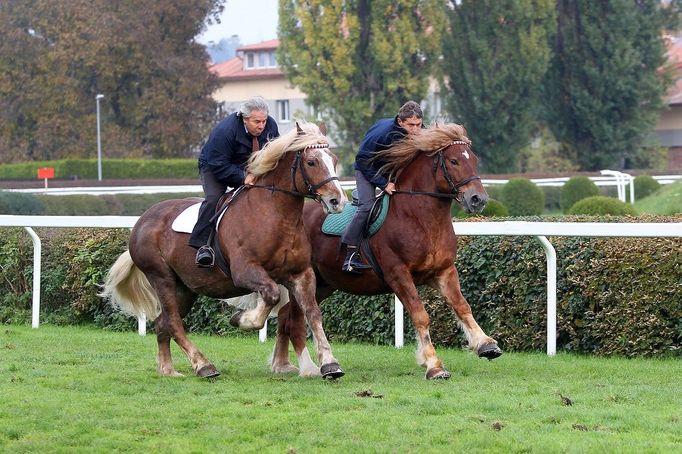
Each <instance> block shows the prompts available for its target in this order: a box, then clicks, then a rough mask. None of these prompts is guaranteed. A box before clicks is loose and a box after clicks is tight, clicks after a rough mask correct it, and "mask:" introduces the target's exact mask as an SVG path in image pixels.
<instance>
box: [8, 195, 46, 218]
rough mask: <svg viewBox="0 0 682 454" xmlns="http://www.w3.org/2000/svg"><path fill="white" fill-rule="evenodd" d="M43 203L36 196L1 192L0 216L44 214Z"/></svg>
mask: <svg viewBox="0 0 682 454" xmlns="http://www.w3.org/2000/svg"><path fill="white" fill-rule="evenodd" d="M43 211H44V206H43V203H42V201H41V200H40V199H39V198H38V197H37V196H35V195H34V194H25V193H23V192H10V191H0V214H24V215H29V214H43Z"/></svg>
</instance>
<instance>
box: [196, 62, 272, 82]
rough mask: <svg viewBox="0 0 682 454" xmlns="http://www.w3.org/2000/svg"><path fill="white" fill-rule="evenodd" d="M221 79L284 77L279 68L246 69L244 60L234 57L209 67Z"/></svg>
mask: <svg viewBox="0 0 682 454" xmlns="http://www.w3.org/2000/svg"><path fill="white" fill-rule="evenodd" d="M209 70H210V71H211V72H212V73H213V74H215V75H216V76H218V78H219V79H229V80H246V79H272V78H276V77H284V73H283V72H282V70H281V69H279V68H253V69H244V60H243V59H242V58H241V57H234V58H232V59H231V60H228V61H226V62H223V63H218V64H217V65H213V66H211V67H210V68H209Z"/></svg>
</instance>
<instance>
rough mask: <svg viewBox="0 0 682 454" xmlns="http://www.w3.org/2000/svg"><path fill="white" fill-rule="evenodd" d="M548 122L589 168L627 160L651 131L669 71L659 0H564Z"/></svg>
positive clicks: (663, 12)
mask: <svg viewBox="0 0 682 454" xmlns="http://www.w3.org/2000/svg"><path fill="white" fill-rule="evenodd" d="M557 4H558V21H557V23H558V26H557V35H556V43H555V50H554V53H555V54H554V60H553V63H552V67H551V70H550V71H549V72H548V78H547V81H546V84H545V86H546V88H547V90H546V93H545V99H546V100H547V104H546V107H547V113H546V115H547V119H548V121H547V123H548V125H549V126H550V127H551V129H552V132H553V133H554V135H555V136H556V137H557V139H559V140H560V141H562V142H564V143H566V144H569V145H570V146H571V147H572V148H573V149H574V152H575V155H576V156H577V159H578V162H579V164H580V166H581V169H583V170H597V169H603V168H606V167H610V166H616V167H622V162H623V161H622V160H623V158H625V157H627V156H629V155H631V154H632V153H633V152H634V151H636V150H637V149H638V148H639V147H640V146H641V145H642V143H643V141H644V139H645V137H646V136H647V135H648V134H649V133H650V132H651V130H652V129H653V126H654V125H655V123H656V121H657V119H658V117H659V115H660V112H661V110H662V109H663V107H664V103H663V97H664V95H665V92H666V90H667V87H668V86H669V85H668V84H669V77H668V75H667V73H666V72H665V71H661V68H662V67H663V65H664V64H665V62H666V57H665V46H664V43H663V36H662V31H663V27H664V26H665V25H666V24H667V23H669V21H670V20H671V19H670V17H669V14H670V13H674V14H677V9H676V8H675V7H674V5H673V6H672V7H671V8H670V9H668V10H664V9H662V6H661V4H662V2H660V1H659V0H636V1H635V0H604V1H592V0H558V2H557Z"/></svg>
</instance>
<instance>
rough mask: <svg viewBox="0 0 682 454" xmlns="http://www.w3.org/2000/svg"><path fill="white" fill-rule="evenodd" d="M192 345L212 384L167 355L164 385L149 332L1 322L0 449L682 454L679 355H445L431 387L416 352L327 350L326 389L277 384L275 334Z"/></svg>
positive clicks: (298, 381) (306, 383)
mask: <svg viewBox="0 0 682 454" xmlns="http://www.w3.org/2000/svg"><path fill="white" fill-rule="evenodd" d="M191 338H192V339H193V340H194V341H195V342H196V344H197V346H198V347H199V348H200V349H201V350H202V351H203V352H204V353H205V354H206V355H207V356H208V357H209V358H210V359H211V360H212V361H214V362H215V365H216V366H217V367H218V369H219V370H220V371H221V372H222V374H223V375H221V376H220V377H219V378H218V379H216V380H212V381H209V380H204V379H199V378H197V377H195V376H193V375H192V374H191V370H190V368H189V364H188V362H187V360H186V359H185V357H184V355H182V354H181V353H180V352H179V350H178V349H177V348H174V350H173V352H174V355H175V364H176V367H177V369H178V370H179V371H181V372H183V373H186V374H188V375H187V376H186V377H183V378H165V377H160V376H158V375H157V373H156V371H155V360H154V356H155V354H156V342H155V338H154V336H153V335H148V336H146V337H140V336H138V335H137V334H135V333H111V332H106V331H101V330H97V329H94V328H83V327H79V328H74V327H54V326H47V325H46V326H41V327H40V328H39V329H31V328H30V327H27V326H16V325H2V326H0V451H1V452H41V453H42V452H69V453H71V452H88V453H89V452H111V451H131V452H164V453H170V452H182V453H188V452H196V453H205V452H258V453H260V452H275V453H294V452H296V453H311V452H339V453H346V452H486V453H487V452H501V453H502V452H503V453H507V452H542V453H544V452H619V453H620V452H682V421H680V418H681V417H682V384H681V380H680V377H681V376H682V364H680V361H679V360H675V359H666V360H653V359H622V358H593V357H581V356H576V355H571V354H565V353H562V354H559V355H558V356H556V357H552V358H550V357H547V356H545V355H544V354H543V353H536V354H518V353H517V354H513V353H507V354H505V355H503V356H502V357H500V358H499V359H496V360H495V361H492V362H489V361H486V360H481V359H478V358H476V357H474V356H473V355H472V354H470V353H468V352H463V351H460V350H448V349H439V350H438V351H439V354H440V356H441V358H442V359H443V361H444V362H445V365H446V367H448V369H449V370H450V372H451V373H452V379H451V380H449V381H436V382H430V381H426V380H425V379H424V375H423V374H424V372H423V370H422V369H420V368H419V367H418V366H417V365H416V363H415V357H414V351H413V347H412V346H407V347H405V348H403V349H395V348H393V347H390V346H370V345H359V344H339V343H334V344H333V345H332V347H333V348H334V354H335V356H336V357H337V358H338V359H339V361H340V362H341V365H342V367H343V368H344V369H345V371H346V376H345V377H343V378H341V379H340V380H338V381H336V382H325V381H323V380H321V379H319V378H313V379H310V378H309V379H302V378H300V377H298V376H296V375H274V374H272V373H271V372H270V371H269V369H268V367H267V364H266V360H267V357H268V356H269V354H270V352H271V350H272V346H273V343H272V339H269V340H268V342H266V343H265V344H261V343H259V342H258V341H257V338H256V336H255V335H253V336H250V337H217V336H199V335H194V336H192V337H191ZM569 401H570V402H569ZM569 403H570V405H569Z"/></svg>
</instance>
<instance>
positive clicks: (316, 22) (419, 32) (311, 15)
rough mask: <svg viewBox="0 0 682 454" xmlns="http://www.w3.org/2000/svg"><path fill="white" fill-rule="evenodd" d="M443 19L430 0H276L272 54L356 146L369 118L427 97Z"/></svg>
mask: <svg viewBox="0 0 682 454" xmlns="http://www.w3.org/2000/svg"><path fill="white" fill-rule="evenodd" d="M443 26H444V20H443V3H442V2H439V1H436V0H418V1H416V0H399V1H395V0H394V1H388V0H375V1H371V2H370V1H369V0H358V1H352V2H348V1H343V0H309V1H295V0H280V2H279V37H280V46H279V49H278V55H277V57H278V61H279V63H280V66H281V67H282V69H283V70H284V72H285V73H286V74H287V76H288V78H289V80H290V81H291V82H292V84H293V85H295V86H297V87H299V88H300V89H301V90H302V91H303V92H304V93H306V95H307V102H308V104H309V105H311V106H313V107H314V108H315V109H316V110H318V111H321V112H326V113H327V114H328V115H329V116H330V117H331V119H332V122H333V124H334V125H335V126H336V127H337V128H338V130H337V131H336V133H335V135H336V136H337V139H338V141H339V143H340V144H341V145H345V146H346V147H347V148H346V149H347V150H348V149H351V148H352V149H354V148H355V147H356V146H357V145H358V144H359V142H360V141H361V140H362V138H363V135H364V133H365V131H366V130H367V128H368V127H369V125H371V124H372V123H373V122H374V121H375V120H377V119H378V118H380V117H390V116H394V115H396V113H397V111H398V109H399V108H400V106H401V104H402V103H404V102H405V101H407V100H409V99H413V100H416V101H420V100H421V99H423V98H424V97H425V95H426V92H427V89H428V81H429V76H431V74H432V69H433V67H434V63H435V62H436V60H437V57H438V56H439V54H440V38H441V31H442V29H443Z"/></svg>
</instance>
